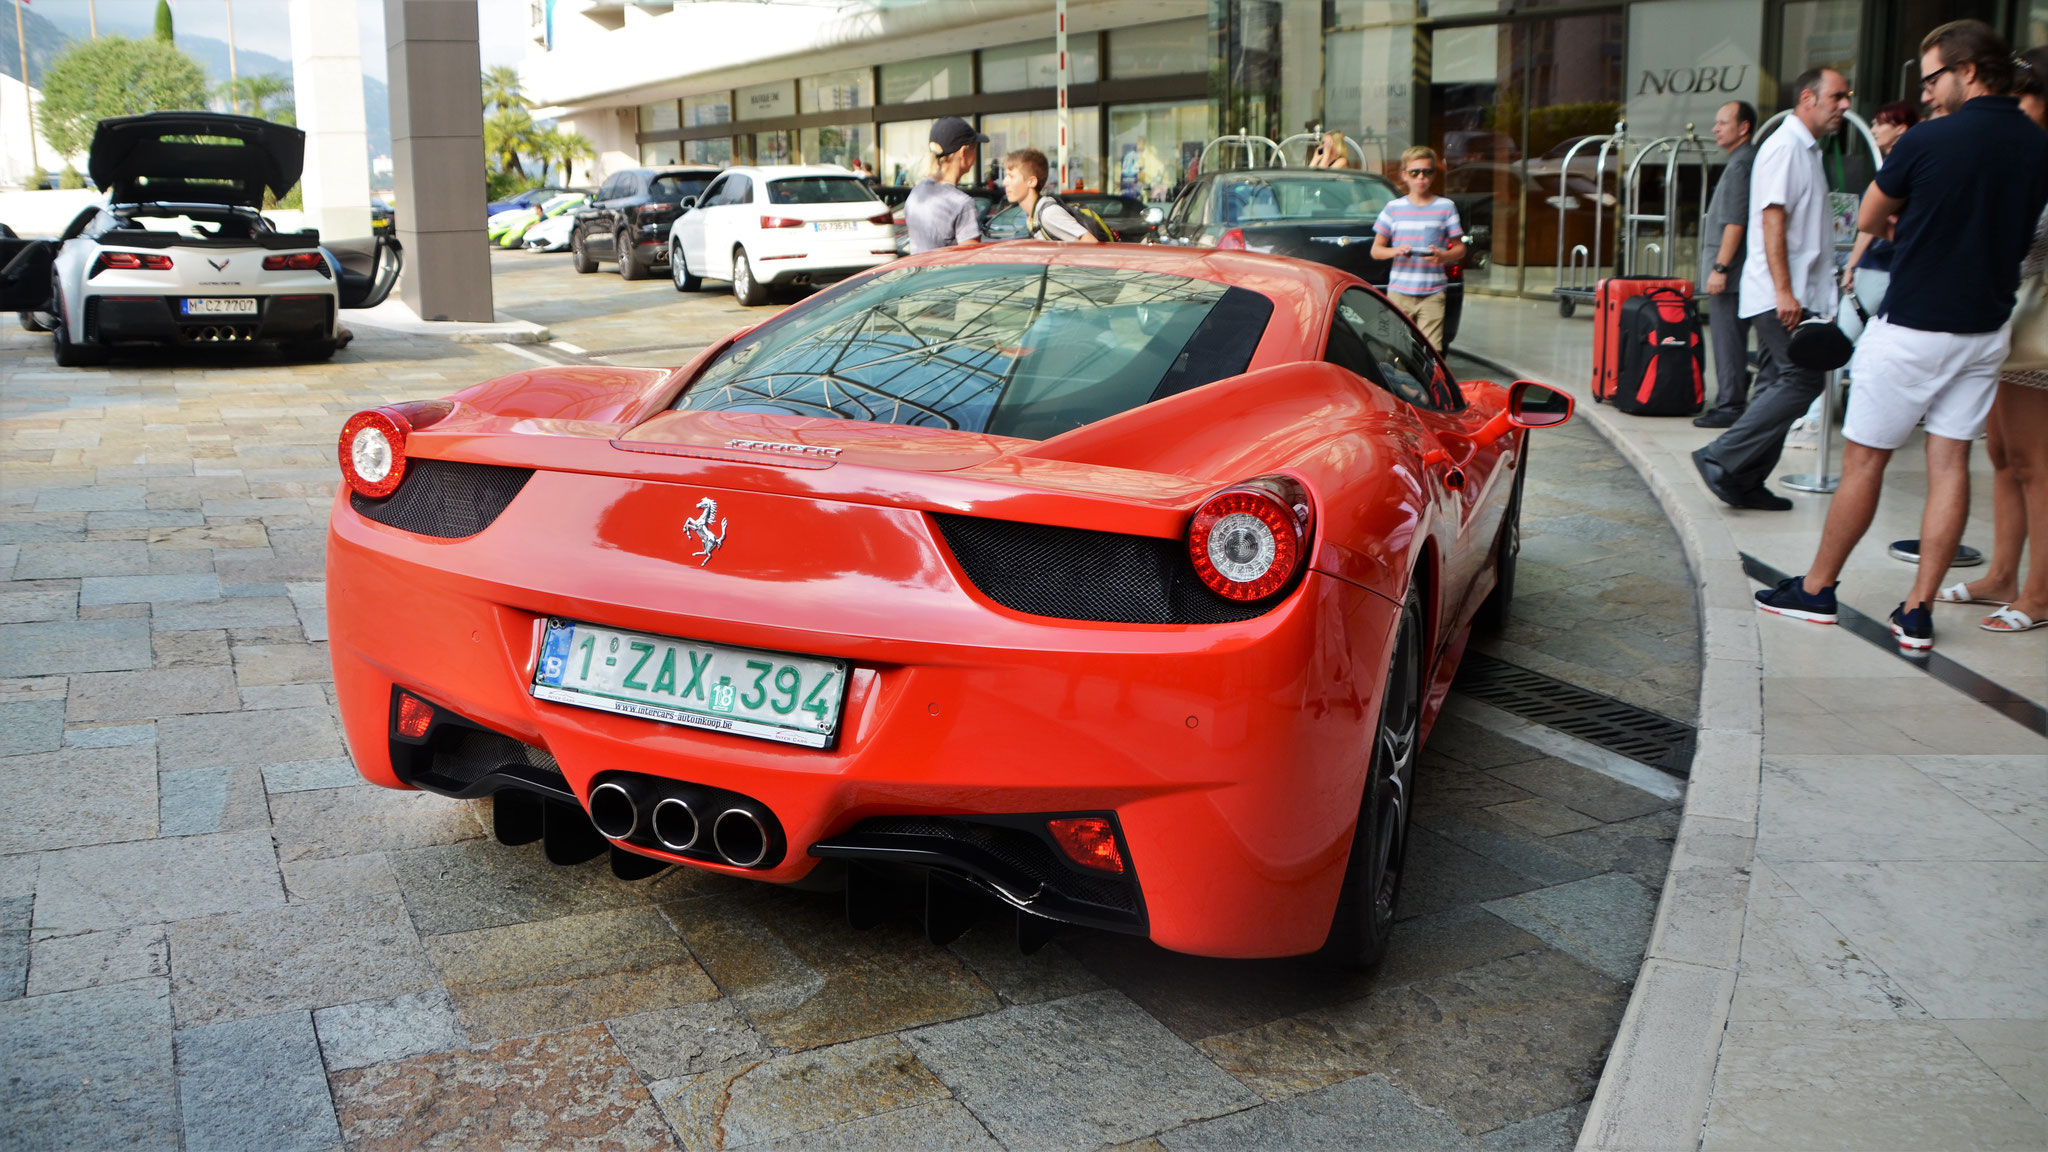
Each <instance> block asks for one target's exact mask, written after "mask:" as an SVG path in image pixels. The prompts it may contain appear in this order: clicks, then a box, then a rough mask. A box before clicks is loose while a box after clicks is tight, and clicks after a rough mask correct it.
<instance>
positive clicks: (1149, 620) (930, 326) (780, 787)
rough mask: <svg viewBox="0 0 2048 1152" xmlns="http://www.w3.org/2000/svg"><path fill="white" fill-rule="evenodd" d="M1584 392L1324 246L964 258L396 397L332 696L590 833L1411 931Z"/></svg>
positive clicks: (1136, 918) (1261, 931) (349, 463)
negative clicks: (1420, 801)
mask: <svg viewBox="0 0 2048 1152" xmlns="http://www.w3.org/2000/svg"><path fill="white" fill-rule="evenodd" d="M750 210H754V209H750ZM1570 412H1571V401H1570V398H1569V397H1568V396H1566V395H1564V394H1562V393H1559V392H1556V391H1553V390H1551V389H1549V388H1546V387H1544V386H1543V385H1540V384H1532V383H1529V382H1518V383H1516V384H1515V385H1514V386H1513V387H1511V388H1508V387H1502V386H1500V385H1498V384H1494V383H1490V382H1467V383H1463V384H1460V383H1459V382H1457V380H1456V379H1455V378H1454V377H1453V376H1452V374H1451V371H1450V369H1449V367H1447V366H1446V364H1445V363H1444V361H1443V359H1442V358H1441V357H1440V356H1439V355H1438V354H1437V353H1436V352H1435V351H1434V350H1433V349H1431V348H1430V347H1429V346H1428V345H1427V344H1426V343H1425V342H1424V341H1423V340H1422V339H1421V338H1420V336H1419V335H1417V333H1416V331H1415V329H1414V327H1413V326H1412V325H1410V324H1409V323H1408V322H1407V321H1406V319H1405V318H1404V317H1402V316H1401V315H1400V314H1399V313H1398V312H1397V311H1396V310H1395V309H1394V307H1393V306H1392V305H1391V304H1389V303H1388V302H1387V301H1386V299H1385V298H1384V297H1382V296H1381V295H1380V294H1379V293H1377V292H1376V291H1374V290H1373V289H1372V288H1370V287H1368V286H1367V285H1366V284H1365V283H1364V282H1362V281H1360V280H1358V279H1357V278H1355V277H1353V276H1351V275H1348V274H1346V273H1344V272H1341V271H1339V270H1337V269H1335V268H1331V267H1327V266H1323V265H1317V264H1311V263H1308V262H1305V261H1301V260H1287V259H1277V258H1274V257H1270V256H1264V255H1259V254H1255V253H1248V252H1227V251H1226V252H1216V251H1207V250H1190V249H1172V248H1163V247H1159V246H1153V245H1145V246H1140V245H1124V244H1115V245H1052V244H1034V243H1029V242H1023V243H1013V244H1009V245H1005V246H1002V247H1000V248H997V249H994V250H991V249H989V248H980V247H973V248H949V249H944V250H940V251H937V252H930V253H925V254H922V255H919V256H913V257H910V258H908V259H906V260H904V261H902V262H900V263H898V264H896V265H895V266H894V267H891V268H887V269H884V270H882V271H879V272H876V273H874V274H872V275H866V276H861V277H858V278H856V279H853V280H849V281H847V282H845V283H843V284H840V285H838V286H836V287H834V288H831V289H828V290H827V291H826V292H824V293H821V294H819V295H817V296H815V297H813V298H812V299H810V300H809V301H806V302H805V303H804V304H802V305H799V306H797V307H794V308H790V309H786V310H784V311H782V312H781V313H780V314H778V315H776V316H774V317H773V318H771V319H769V320H768V321H767V322H765V323H762V324H759V325H757V326H752V327H749V328H745V329H742V330H741V331H739V332H738V333H735V334H734V335H733V336H731V337H728V338H727V339H725V340H722V341H720V342H718V343H717V344H716V345H714V346H712V347H711V348H708V349H706V350H705V351H704V352H703V353H702V354H701V355H699V356H698V357H697V358H696V359H694V360H692V361H691V362H690V363H689V364H687V365H685V366H683V367H682V368H680V369H672V368H632V367H624V366H612V365H592V366H574V367H545V368H540V369H537V370H531V371H526V372H521V373H518V374H516V375H513V376H508V377H505V378H503V379H500V380H496V381H492V382H488V383H483V384H479V385H476V386H474V387H470V388H467V389H464V390H463V391H460V392H457V393H455V394H454V395H452V396H448V397H446V398H443V399H439V400H427V401H413V402H407V403H400V404H395V405H390V406H386V407H380V408H372V409H369V410H367V411H363V412H359V413H357V414H355V415H354V416H352V417H350V418H349V419H348V420H347V421H346V422H345V423H344V424H343V426H342V433H341V441H340V452H339V457H340V467H341V474H342V478H343V484H342V485H341V487H340V490H339V492H338V493H337V496H336V499H335V502H334V505H333V509H332V514H331V516H330V517H329V528H328V536H327V551H326V554H327V565H328V567H327V574H328V579H327V584H326V587H327V620H328V626H329V630H330V632H331V634H332V636H333V645H332V650H333V656H334V691H335V695H336V698H337V701H338V705H339V710H340V714H341V719H342V724H343V727H344V729H345V732H346V736H347V741H348V746H349V749H350V752H351V753H352V758H353V760H354V763H355V765H356V767H357V769H358V770H359V771H360V772H361V773H362V774H363V776H364V777H365V778H366V779H367V780H368V781H370V782H371V783H373V784H378V785H382V786H384V787H387V788H402V789H423V790H426V791H430V792H436V793H440V794H442V795H446V796H456V797H481V796H486V795H491V796H494V805H493V815H492V821H493V827H494V829H495V830H496V832H497V835H498V838H499V839H501V840H503V841H505V842H507V843H515V844H517V843H527V842H531V841H535V840H541V841H544V842H545V844H544V847H545V852H546V855H547V857H548V858H549V859H550V860H553V861H555V862H557V863H577V862H581V861H585V860H590V859H593V858H595V857H597V856H600V855H605V854H609V855H610V858H611V863H612V868H613V871H614V872H615V873H616V874H618V875H619V876H621V877H625V878H634V877H644V876H648V875H652V874H654V873H655V872H658V871H660V870H661V869H662V868H664V867H666V866H669V865H678V864H680V865H685V866H689V867H693V868H700V869H704V870H708V871H711V872H716V873H720V874H723V875H726V876H728V877H738V878H751V879H756V880H762V881H768V882H774V883H782V884H795V883H804V884H808V885H810V886H812V887H824V886H828V885H830V886H842V885H843V886H844V887H845V890H846V906H847V909H848V911H849V913H850V914H851V915H852V917H853V918H854V920H855V922H856V923H861V924H872V923H879V922H881V921H882V920H883V919H885V918H887V917H889V916H891V915H893V914H894V913H895V910H896V909H897V908H899V907H905V906H907V907H908V908H909V909H913V910H916V911H921V912H923V914H924V916H925V922H926V930H927V933H928V935H929V936H930V938H931V939H932V940H934V941H935V942H937V943H939V944H944V943H946V942H947V941H949V940H951V939H953V938H954V937H956V936H958V935H959V934H960V933H961V932H962V931H964V930H965V929H966V928H967V927H968V926H970V925H972V924H973V923H974V922H975V921H976V919H977V918H978V917H979V916H980V914H981V910H982V908H983V907H985V906H986V905H987V904H989V903H996V904H1000V905H1005V906H1008V907H1010V908H1013V909H1015V910H1016V914H1017V931H1018V937H1017V938H1018V940H1019V942H1020V943H1022V944H1024V945H1026V946H1027V947H1032V946H1035V944H1037V943H1042V942H1043V941H1044V940H1045V939H1046V937H1047V936H1048V935H1049V932H1050V930H1051V929H1052V928H1054V927H1055V926H1056V925H1057V924H1058V923H1060V922H1065V923H1070V924H1081V925H1089V926H1093V927H1096V928H1101V929H1108V930H1112V931H1117V932H1124V933H1130V934H1134V935H1138V936H1141V937H1147V938H1149V939H1150V940H1151V941H1153V942H1154V943H1156V944H1158V945H1160V946H1162V947H1165V948H1169V949H1173V950H1176V951H1181V952H1189V953H1195V954H1200V955H1208V956H1227V957H1262V956H1288V955H1299V954H1303V953H1311V952H1316V951H1318V950H1322V951H1324V953H1325V954H1326V955H1327V956H1328V957H1330V958H1332V959H1334V960H1336V961H1338V962H1340V963H1342V964H1345V965H1348V966H1368V965H1371V964H1373V963H1374V962H1376V961H1377V960H1379V959H1380V958H1381V956H1382V955H1384V953H1385V950H1386V948H1387V944H1388V939H1389V934H1390V932H1391V931H1392V928H1393V924H1394V920H1395V916H1396V915H1397V910H1398V907H1399V899H1400V895H1401V889H1402V887H1403V880H1404V877H1406V876H1407V875H1408V874H1409V872H1410V870H1411V869H1412V868H1416V867H1418V866H1420V867H1429V866H1431V865H1430V863H1429V862H1431V861H1438V862H1440V861H1441V860H1442V857H1441V854H1425V853H1422V852H1420V851H1418V852H1417V853H1416V854H1415V855H1414V856H1410V855H1409V854H1408V848H1409V836H1410V814H1411V811H1412V807H1413V804H1412V798H1413V796H1414V795H1415V792H1416V787H1415V785H1416V778H1417V773H1418V758H1419V753H1420V751H1421V749H1422V746H1423V743H1424V741H1425V739H1426V738H1427V736H1428V734H1429V729H1430V726H1431V725H1432V723H1433V722H1434V721H1435V718H1436V709H1437V706H1438V704H1439V702H1440V701H1441V700H1442V694H1441V687H1442V685H1445V684H1447V683H1449V682H1450V680H1451V677H1452V675H1453V674H1454V673H1455V671H1456V667H1457V664H1458V661H1459V658H1460V656H1461V654H1462V653H1463V652H1464V651H1465V649H1466V645H1467V640H1468V637H1469V636H1470V635H1471V633H1472V631H1473V629H1474V628H1494V627H1499V626H1500V625H1501V624H1502V623H1503V622H1504V620H1505V615H1506V613H1507V610H1508V607H1509V603H1510V600H1511V598H1512V594H1513V587H1514V584H1513V577H1514V568H1515V556H1516V545H1517V541H1518V540H1519V532H1518V530H1517V525H1518V523H1519V516H1520V507H1521V493H1522V482H1523V479H1524V476H1525V473H1526V467H1525V461H1526V459H1527V437H1528V430H1529V429H1532V428H1538V427H1549V426H1553V425H1556V424H1559V423H1562V422H1563V421H1564V420H1566V419H1568V418H1569V415H1570ZM1422 771H1427V769H1422ZM764 914H766V913H764Z"/></svg>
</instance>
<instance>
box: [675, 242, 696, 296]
mask: <svg viewBox="0 0 2048 1152" xmlns="http://www.w3.org/2000/svg"><path fill="white" fill-rule="evenodd" d="M668 278H669V279H670V280H672V281H674V282H675V286H676V291H678V292H695V291H697V290H699V289H701V288H703V287H704V279H703V277H701V276H693V275H691V274H690V264H689V261H687V260H685V259H683V246H682V245H681V244H679V243H677V242H676V241H674V240H671V241H669V245H668Z"/></svg>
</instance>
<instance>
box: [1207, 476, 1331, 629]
mask: <svg viewBox="0 0 2048 1152" xmlns="http://www.w3.org/2000/svg"><path fill="white" fill-rule="evenodd" d="M1307 522H1308V505H1307V503H1306V497H1305V496H1304V497H1303V498H1302V500H1301V501H1298V502H1295V503H1290V502H1289V501H1287V500H1285V499H1283V498H1282V496H1281V494H1280V493H1279V492H1276V491H1273V490H1271V489H1269V488H1268V487H1267V486H1265V485H1263V484H1247V485H1242V486H1240V487H1236V488H1227V489H1225V490H1223V491H1222V492H1218V493H1217V494H1216V495H1214V496H1211V497H1210V498H1209V499H1207V500H1205V501H1203V503H1202V506H1201V507H1199V508H1197V509H1195V515H1194V519H1193V520H1191V521H1189V523H1188V559H1189V560H1190V561H1191V562H1193V564H1194V566H1195V575H1196V576H1198V577H1200V578H1201V581H1202V583H1203V584H1205V585H1207V586H1208V588H1209V590H1210V591H1212V592H1214V593H1216V594H1217V595H1218V596H1222V597H1224V598H1226V599H1230V600H1240V601H1252V600H1264V599H1266V598H1267V597H1268V596H1271V595H1273V594H1274V593H1276V592H1278V591H1280V590H1281V589H1282V588H1285V587H1287V585H1288V583H1289V582H1290V581H1292V580H1293V579H1294V577H1295V574H1296V573H1298V572H1300V571H1301V566H1302V561H1303V559H1304V557H1305V555H1306V551H1307V549H1306V541H1305V540H1304V535H1305V529H1306V528H1307Z"/></svg>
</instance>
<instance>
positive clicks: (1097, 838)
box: [1045, 816, 1124, 872]
mask: <svg viewBox="0 0 2048 1152" xmlns="http://www.w3.org/2000/svg"><path fill="white" fill-rule="evenodd" d="M1045 827H1046V830H1047V831H1049V832H1051V833H1052V838H1053V839H1054V840H1056V841H1058V842H1059V846H1060V850H1061V851H1063V852H1065V853H1066V854H1067V855H1068V856H1070V857H1072V858H1073V860H1074V863H1076V864H1079V865H1080V866H1081V867H1083V868H1093V869H1095V870H1096V871H1098V872H1122V871H1123V870H1124V852H1123V849H1122V848H1120V847H1118V846H1117V842H1116V829H1115V828H1114V827H1112V826H1111V825H1110V823H1109V821H1107V820H1105V819H1103V818H1102V817H1100V816H1081V817H1077V818H1075V819H1071V820H1047V821H1046V822H1045Z"/></svg>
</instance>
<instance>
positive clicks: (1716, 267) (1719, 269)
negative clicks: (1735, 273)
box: [1714, 264, 1728, 276]
mask: <svg viewBox="0 0 2048 1152" xmlns="http://www.w3.org/2000/svg"><path fill="white" fill-rule="evenodd" d="M1714 271H1716V272H1719V273H1720V274H1721V275H1723V276H1726V275H1727V274H1728V266H1727V265H1726V264H1716V265H1714Z"/></svg>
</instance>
